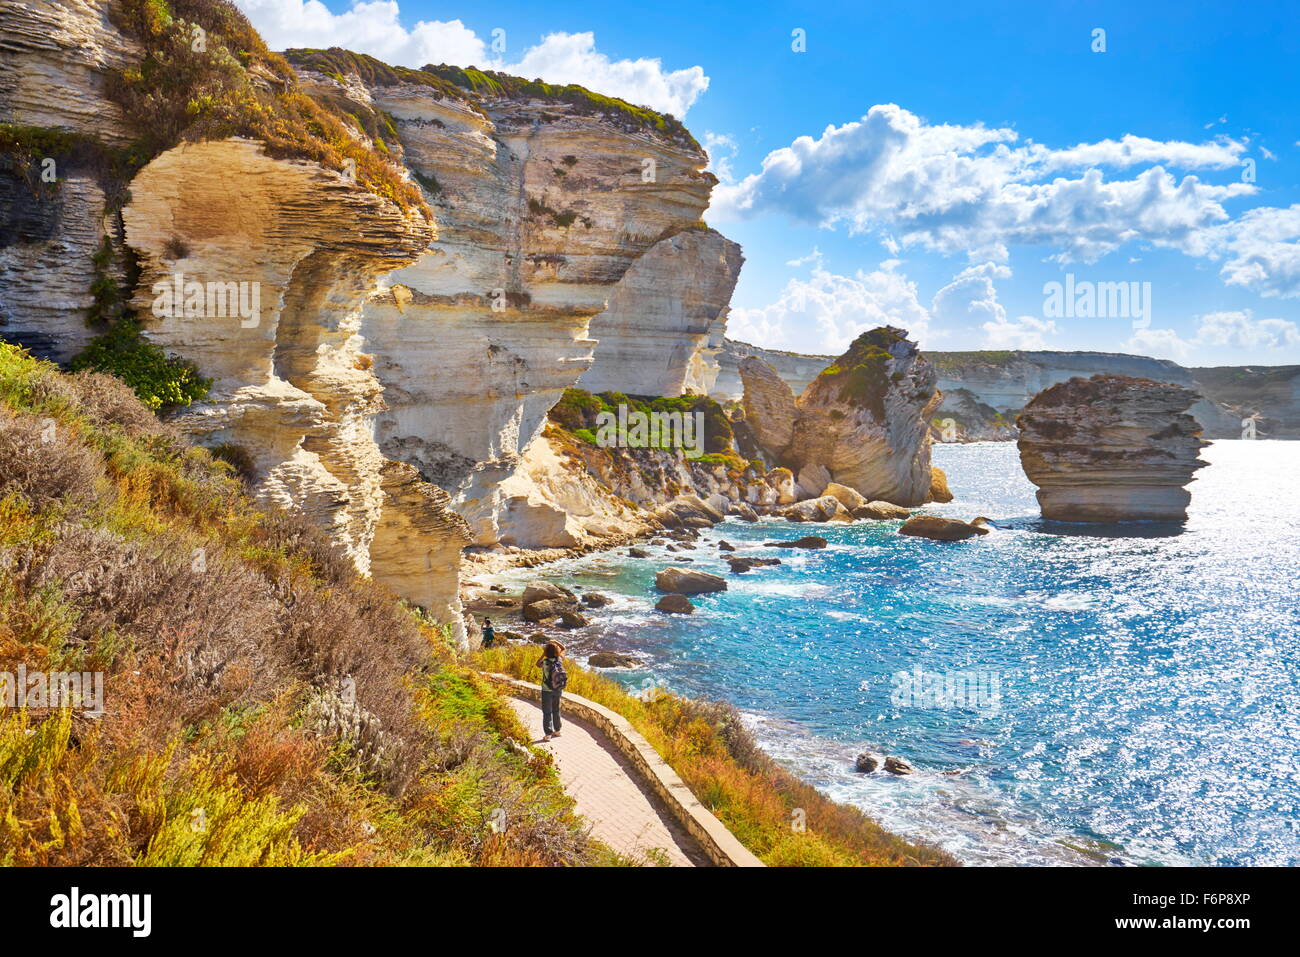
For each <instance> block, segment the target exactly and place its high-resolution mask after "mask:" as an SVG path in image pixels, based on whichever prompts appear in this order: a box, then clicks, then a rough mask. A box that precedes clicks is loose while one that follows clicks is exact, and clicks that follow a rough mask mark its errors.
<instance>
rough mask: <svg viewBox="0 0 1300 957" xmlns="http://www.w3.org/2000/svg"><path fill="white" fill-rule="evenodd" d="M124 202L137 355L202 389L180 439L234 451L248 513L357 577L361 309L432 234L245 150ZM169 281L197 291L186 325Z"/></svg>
mask: <svg viewBox="0 0 1300 957" xmlns="http://www.w3.org/2000/svg"><path fill="white" fill-rule="evenodd" d="M131 195H132V201H131V203H130V204H129V205H128V206H127V207H126V208H125V209H123V211H122V219H123V222H124V224H125V227H126V236H127V242H128V243H129V244H130V245H131V247H132V248H133V249H135V250H136V252H137V254H138V256H139V261H140V269H141V273H140V282H139V284H138V286H137V287H136V298H135V302H134V305H135V307H136V310H137V312H138V314H140V315H142V316H146V317H149V319H148V322H147V330H148V335H149V338H150V339H151V340H153V341H154V342H156V343H158V344H159V345H161V346H162V347H163V348H164V349H166V350H167V351H169V352H173V353H176V354H179V355H183V356H185V357H186V358H187V359H190V360H192V361H194V362H195V363H196V364H197V365H198V366H199V368H200V369H202V370H203V371H204V373H205V374H206V375H207V376H209V377H211V378H212V379H213V380H214V382H213V388H212V392H211V394H210V396H209V397H208V399H207V401H205V402H203V403H200V404H197V405H195V406H194V407H192V408H191V409H189V410H187V412H186V413H185V414H184V415H183V416H182V417H181V418H180V424H181V426H182V427H183V428H184V429H185V430H186V431H188V432H189V433H190V434H191V435H194V436H196V437H198V438H199V439H201V440H202V441H203V443H204V444H206V445H211V446H216V445H223V444H233V445H237V446H239V447H241V448H242V449H243V450H244V451H245V452H246V453H247V454H248V456H249V457H250V458H251V460H252V464H253V469H254V479H255V481H256V483H257V488H258V492H259V494H260V495H261V496H262V497H264V498H266V499H269V500H271V501H274V502H276V503H277V504H280V505H282V506H284V507H286V508H297V509H299V510H301V511H303V512H305V513H307V514H308V515H309V516H311V517H312V518H313V519H314V520H315V521H316V522H317V523H318V524H320V525H321V526H322V527H324V528H326V529H327V530H329V532H330V533H331V535H332V537H333V538H334V539H335V541H337V542H338V543H339V544H340V545H341V546H342V547H343V549H344V550H345V551H346V553H347V554H348V556H349V557H350V558H351V559H352V560H353V561H354V562H355V563H356V565H357V568H358V569H359V570H361V571H362V572H369V571H370V568H371V561H370V546H371V542H372V541H373V539H374V535H375V529H376V527H377V525H378V523H379V521H380V514H381V512H382V510H383V499H384V495H383V492H382V489H381V484H382V483H381V470H382V468H383V465H384V462H385V458H384V456H383V455H382V453H381V452H380V450H379V447H378V446H377V445H376V443H375V440H374V422H375V416H376V415H377V414H378V413H379V412H380V411H381V410H382V409H383V407H384V404H383V399H382V397H381V394H382V392H383V389H382V386H381V385H380V383H379V381H378V380H377V379H376V377H375V374H374V371H373V368H372V362H371V360H370V357H369V356H368V355H366V354H365V353H364V352H363V349H362V341H361V338H360V336H359V334H358V333H359V331H360V325H361V304H362V302H363V301H364V299H365V297H366V295H367V294H368V293H369V292H370V290H371V289H373V288H374V285H375V283H376V281H377V280H378V278H379V277H380V276H382V275H385V274H386V273H388V272H390V271H391V270H393V269H394V268H397V267H399V266H401V265H402V264H403V263H404V262H409V261H410V260H412V259H414V258H415V257H416V256H417V255H419V252H420V250H422V249H423V248H424V246H425V245H426V244H427V243H428V242H429V239H430V238H431V237H432V235H433V229H432V227H431V226H430V224H429V223H428V222H427V221H426V220H424V219H423V218H422V217H420V216H419V215H417V214H415V213H404V212H403V211H402V210H401V209H399V208H398V207H397V206H396V205H395V204H392V203H390V202H388V201H386V200H383V199H381V198H380V197H378V196H376V195H374V194H373V193H370V192H367V191H365V190H362V189H360V188H358V187H357V186H356V185H355V184H353V183H351V182H349V181H348V180H346V179H345V178H344V177H343V176H341V175H340V174H338V173H333V172H331V171H328V170H324V169H322V168H320V167H318V166H313V165H312V164H308V163H301V162H298V163H294V162H287V161H284V160H277V159H272V158H271V157H268V156H266V155H265V153H264V152H263V151H262V148H261V145H260V144H258V143H256V142H253V141H251V140H239V139H233V140H222V141H209V142H203V143H193V144H183V145H181V146H178V147H176V148H175V149H172V150H169V151H167V152H166V153H164V154H162V155H161V156H159V157H157V158H156V159H154V160H153V161H152V162H151V163H150V164H149V165H148V166H146V167H145V168H144V169H143V170H141V172H140V173H139V175H138V176H137V177H136V178H135V180H134V181H133V182H132V189H131ZM232 195H235V196H238V197H239V201H238V202H235V203H232V202H231V196H232ZM178 276H180V277H182V281H183V283H185V284H186V285H185V288H186V289H191V288H199V289H201V290H202V291H203V292H202V293H200V295H201V297H203V301H202V302H200V303H197V305H198V307H199V308H198V309H197V310H190V309H187V308H185V307H184V306H182V305H181V304H180V303H179V302H177V301H173V302H171V303H166V302H163V301H161V300H160V297H161V296H165V295H169V294H170V293H171V292H172V291H173V290H174V289H175V285H176V282H177V277H178ZM192 284H198V286H197V287H195V286H193V285H192ZM211 291H220V292H222V294H223V295H224V296H225V300H224V309H223V310H218V309H215V308H212V309H210V308H209V303H208V301H207V298H206V297H207V294H208V293H209V292H211ZM175 298H176V297H173V299H175ZM186 298H187V300H188V293H187V294H186ZM236 300H238V301H239V302H240V304H241V305H240V306H239V307H234V308H232V302H234V301H236ZM191 304H193V303H191ZM254 306H255V307H256V308H255V309H254V308H253V307H254ZM243 307H248V308H243ZM241 308H242V309H243V312H242V313H241ZM218 311H224V312H226V313H229V315H217V314H216V313H217V312H218Z"/></svg>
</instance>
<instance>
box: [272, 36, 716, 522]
mask: <svg viewBox="0 0 1300 957" xmlns="http://www.w3.org/2000/svg"><path fill="white" fill-rule="evenodd" d="M290 56H291V59H293V61H294V62H295V63H297V64H298V66H299V69H300V72H301V75H302V76H303V77H304V78H305V80H306V82H308V83H309V84H310V86H311V88H312V89H313V91H314V92H315V93H316V94H317V95H318V96H320V97H327V98H333V99H338V100H344V101H351V102H357V103H361V104H363V105H365V106H370V107H374V108H377V109H379V110H381V111H382V112H383V114H384V115H385V116H387V117H390V118H391V121H392V124H393V127H394V130H395V132H396V136H397V139H398V140H400V142H401V145H402V148H403V152H404V158H405V162H406V164H407V165H408V166H409V167H410V169H411V170H412V171H413V173H414V175H415V176H416V178H417V179H418V180H419V181H420V182H421V184H423V186H424V189H425V192H426V195H428V197H429V199H430V201H431V203H432V204H433V207H434V209H435V213H436V215H437V217H438V222H439V235H438V238H437V240H436V241H435V242H433V243H432V244H431V245H430V246H429V248H428V249H427V250H426V251H425V252H424V254H423V255H422V256H421V257H420V258H419V259H418V260H417V261H416V262H415V263H413V264H412V265H410V266H408V267H406V268H404V269H400V270H398V271H396V272H394V273H393V274H392V275H391V276H388V277H387V278H386V279H385V280H384V282H383V284H382V285H383V287H384V288H382V289H381V290H380V291H378V292H376V293H374V294H372V295H371V296H370V298H369V300H368V302H367V303H366V306H365V309H364V313H363V316H362V326H361V333H362V335H363V336H364V338H365V341H366V343H367V348H368V349H369V350H370V351H371V352H372V353H373V354H374V355H375V357H376V362H375V373H376V375H377V377H378V379H379V381H380V382H381V383H382V385H383V387H384V397H385V401H386V405H387V409H386V410H385V412H384V413H383V414H382V415H381V416H380V417H379V419H378V440H379V444H380V448H381V450H382V451H383V453H384V454H385V455H386V456H389V457H391V458H395V459H399V460H401V461H404V462H408V463H410V464H412V465H414V466H416V467H417V468H418V469H419V470H420V472H421V473H422V474H423V475H424V476H425V477H426V478H427V479H429V480H430V481H432V482H435V483H436V484H438V485H439V486H441V487H442V488H444V489H446V490H448V491H449V492H451V493H452V495H453V502H454V506H455V507H456V508H457V509H458V510H459V511H460V512H461V514H463V515H464V516H465V517H466V518H467V519H468V520H469V522H470V525H471V527H472V528H473V534H474V540H475V541H476V542H477V543H478V544H482V545H490V544H495V543H498V542H506V541H509V542H515V543H519V544H530V545H535V546H538V547H543V546H550V545H560V544H562V543H564V542H566V541H567V540H568V539H569V538H570V537H571V533H570V532H566V531H564V530H563V526H564V523H563V522H561V521H559V520H558V517H557V516H554V515H551V514H549V512H550V508H549V507H544V506H542V505H541V504H540V503H539V500H538V499H537V497H536V496H534V495H528V494H520V490H519V489H518V488H515V487H514V485H518V484H519V483H514V485H512V484H510V482H509V480H510V479H511V477H512V476H513V475H515V473H516V471H517V470H518V469H519V467H520V463H521V462H522V461H523V457H524V456H525V455H526V453H527V450H528V448H529V445H530V443H531V442H532V441H533V440H534V439H535V438H536V437H537V436H538V434H539V432H540V430H541V427H542V424H543V422H544V420H545V417H546V413H547V411H548V410H549V409H550V408H551V406H553V405H554V404H555V402H556V400H557V399H558V398H559V396H560V395H561V393H562V392H563V390H564V389H565V388H567V387H569V386H572V385H573V384H574V383H575V382H576V381H577V380H578V378H579V377H580V376H581V375H582V374H583V373H584V372H586V371H587V370H588V368H589V367H590V366H591V364H592V359H593V354H596V355H599V356H601V365H600V367H599V368H598V370H597V374H598V375H602V376H607V377H613V378H616V379H618V380H620V385H619V386H618V387H619V388H621V389H623V390H624V391H629V392H635V391H639V390H644V391H645V393H646V394H652V395H660V394H677V393H680V392H681V391H683V389H685V388H686V387H687V383H688V380H689V379H690V378H691V372H692V367H693V365H698V363H699V359H698V357H697V353H699V352H700V351H701V350H704V349H707V341H706V340H707V339H708V338H709V336H710V335H711V334H713V333H714V327H715V326H716V324H717V323H718V322H719V320H721V319H722V318H723V316H724V314H725V310H726V307H727V303H728V301H729V299H730V295H731V289H732V287H733V286H734V284H735V279H736V274H737V272H738V270H739V268H740V262H741V257H740V254H739V248H738V247H737V246H736V245H735V244H734V243H731V242H730V241H729V240H726V239H724V238H723V237H721V236H720V235H719V234H717V233H716V232H713V231H712V230H708V229H699V228H696V226H697V224H698V222H699V219H700V215H701V214H702V212H703V211H704V209H705V207H706V206H707V205H708V200H709V193H710V191H711V189H712V187H713V184H714V183H715V182H716V180H715V179H714V177H713V176H712V175H711V174H709V173H706V172H704V166H705V164H706V162H707V158H706V157H705V155H704V152H703V151H702V150H701V149H700V147H699V145H698V144H697V143H696V142H695V141H694V140H693V139H692V138H691V137H690V135H689V134H688V133H686V132H685V131H684V130H682V129H681V128H680V127H679V126H675V125H673V124H663V126H662V128H661V127H660V125H659V124H658V123H655V122H644V121H643V120H644V118H643V117H639V116H637V115H636V114H618V115H609V114H608V113H606V112H601V111H593V110H592V109H591V108H589V107H588V105H587V104H585V102H584V101H582V100H581V99H565V98H564V97H563V96H561V95H559V93H558V92H557V91H556V90H555V89H552V88H543V87H542V86H536V87H535V86H534V85H533V84H522V85H518V84H519V81H515V80H513V79H512V78H506V77H500V76H498V75H496V74H492V75H490V76H489V75H487V74H475V73H473V72H467V71H458V70H455V69H452V68H438V69H437V70H436V71H434V72H432V73H431V72H430V71H431V70H434V68H429V70H426V71H395V70H392V69H391V68H386V67H384V66H383V64H378V63H377V62H376V61H373V60H370V59H369V58H366V57H360V56H355V55H352V54H346V53H344V52H343V51H328V53H327V54H310V53H296V52H291V54H290ZM480 78H481V79H482V82H480ZM568 95H569V94H565V96H568ZM607 305H608V309H607ZM593 321H594V322H595V324H596V326H597V328H598V329H601V330H603V331H602V332H601V335H600V338H606V336H607V337H608V356H607V357H606V356H605V354H604V353H603V352H600V351H598V350H599V346H598V345H597V342H598V337H597V336H596V334H594V333H593V332H592V331H591V328H590V324H591V323H593ZM646 349H649V350H651V352H652V353H653V355H654V357H655V359H656V361H657V362H658V365H652V364H650V363H648V362H647V361H645V360H646V358H647V353H646V352H645V351H644V350H646ZM602 369H603V370H607V371H604V372H602V371H600V370H602ZM629 369H631V370H633V371H629ZM638 377H639V378H638ZM539 454H541V453H539ZM542 457H543V458H544V457H545V456H544V455H543V456H542ZM536 467H537V463H536V462H533V463H532V466H531V468H532V471H534V472H535V471H536ZM534 507H536V508H539V509H541V511H540V512H539V514H537V515H530V514H529V512H530V509H532V508H534ZM545 529H552V530H553V535H547V534H543V532H544V530H545Z"/></svg>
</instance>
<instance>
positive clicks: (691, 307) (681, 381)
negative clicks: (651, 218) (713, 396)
mask: <svg viewBox="0 0 1300 957" xmlns="http://www.w3.org/2000/svg"><path fill="white" fill-rule="evenodd" d="M743 261H744V257H742V256H741V254H740V246H738V245H737V244H736V243H733V242H732V241H731V240H729V239H727V238H725V237H724V236H722V235H721V234H720V233H718V232H716V231H714V230H712V229H688V230H685V231H683V232H680V233H678V234H676V235H675V236H671V237H669V238H667V239H664V240H661V241H660V242H658V243H656V244H655V245H654V246H653V247H651V248H650V249H649V250H648V251H647V252H646V253H645V254H644V255H643V256H642V257H641V258H640V259H638V260H637V261H636V262H635V263H634V264H633V265H632V268H630V269H629V270H628V271H627V273H626V274H624V276H623V278H622V279H621V280H619V282H618V284H617V285H616V286H615V287H614V289H613V291H612V292H611V293H610V297H609V306H608V308H606V309H605V311H604V312H602V313H600V315H598V316H596V317H595V318H594V319H593V320H592V321H591V333H590V334H591V337H592V338H593V339H595V340H597V342H598V343H599V345H598V346H597V347H596V357H595V361H594V362H593V363H592V366H591V368H590V369H588V370H587V371H586V372H585V373H584V374H583V376H582V378H581V379H580V380H579V381H578V385H579V386H581V387H582V388H584V389H587V390H588V391H590V392H605V391H618V392H626V393H628V394H629V395H650V396H658V395H681V394H682V393H683V392H697V393H700V394H705V393H707V392H708V388H707V386H708V384H709V383H710V382H711V381H712V380H713V379H715V378H716V375H717V371H716V369H717V360H716V358H715V356H716V355H717V353H718V352H720V348H719V347H718V346H716V345H714V344H713V343H712V342H711V341H710V340H711V339H712V338H714V337H715V336H716V335H717V332H718V331H719V330H721V329H722V328H725V325H726V312H727V306H728V303H730V302H731V293H732V291H733V290H734V289H735V287H736V279H737V277H738V276H739V275H740V267H741V264H742V262H743Z"/></svg>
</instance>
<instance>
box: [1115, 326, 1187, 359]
mask: <svg viewBox="0 0 1300 957" xmlns="http://www.w3.org/2000/svg"><path fill="white" fill-rule="evenodd" d="M1120 348H1122V349H1123V350H1124V351H1125V352H1131V353H1133V354H1134V355H1139V356H1152V357H1154V358H1156V359H1173V360H1174V361H1175V362H1184V361H1186V359H1187V357H1188V356H1190V355H1191V353H1192V343H1189V342H1187V341H1186V340H1184V339H1183V338H1182V337H1181V336H1179V335H1178V333H1177V332H1175V331H1174V330H1173V329H1135V330H1134V331H1133V337H1132V338H1131V339H1129V340H1128V342H1125V343H1124V344H1123V345H1122V346H1121V347H1120Z"/></svg>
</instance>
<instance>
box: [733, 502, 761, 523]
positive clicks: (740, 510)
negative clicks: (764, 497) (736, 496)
mask: <svg viewBox="0 0 1300 957" xmlns="http://www.w3.org/2000/svg"><path fill="white" fill-rule="evenodd" d="M730 512H731V514H732V515H734V516H736V518H738V519H740V520H741V521H742V522H757V521H758V513H757V512H755V511H754V509H753V507H752V506H750V505H749V504H748V503H746V502H732V503H731V508H730Z"/></svg>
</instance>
